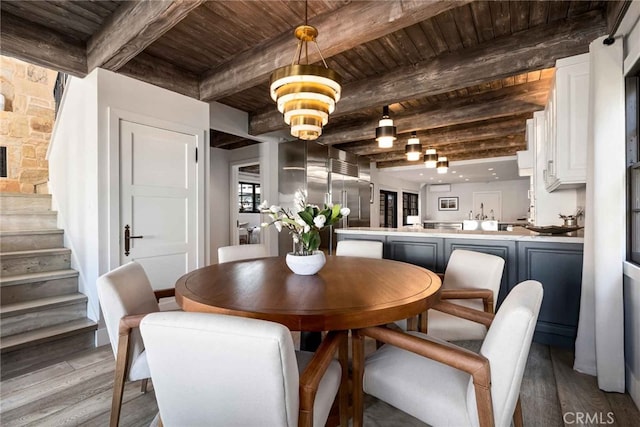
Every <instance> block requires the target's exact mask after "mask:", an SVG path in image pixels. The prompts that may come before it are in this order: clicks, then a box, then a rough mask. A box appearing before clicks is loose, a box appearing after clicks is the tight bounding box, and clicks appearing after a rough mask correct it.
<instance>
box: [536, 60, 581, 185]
mask: <svg viewBox="0 0 640 427" xmlns="http://www.w3.org/2000/svg"><path fill="white" fill-rule="evenodd" d="M588 113H589V54H588V53H585V54H583V55H577V56H572V57H570V58H564V59H559V60H558V61H556V75H555V83H554V85H553V87H552V89H551V92H550V93H549V100H548V101H547V107H546V108H545V119H546V120H545V122H546V132H545V143H546V150H545V151H546V163H545V165H544V166H545V167H544V172H543V176H544V181H545V187H546V189H547V191H554V190H558V189H565V188H576V187H579V186H582V185H584V184H585V183H586V182H587V119H588Z"/></svg>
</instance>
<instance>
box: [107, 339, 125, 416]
mask: <svg viewBox="0 0 640 427" xmlns="http://www.w3.org/2000/svg"><path fill="white" fill-rule="evenodd" d="M128 359H129V334H128V333H127V334H123V335H120V337H119V339H118V355H117V357H116V372H115V378H114V380H113V397H112V399H111V418H110V420H109V427H118V424H119V423H120V409H121V408H122V395H123V394H124V383H125V380H126V374H127V360H128Z"/></svg>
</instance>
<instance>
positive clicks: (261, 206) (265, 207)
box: [258, 200, 269, 211]
mask: <svg viewBox="0 0 640 427" xmlns="http://www.w3.org/2000/svg"><path fill="white" fill-rule="evenodd" d="M268 208H269V203H267V201H266V200H265V201H263V202H262V203H260V206H258V209H259V210H261V211H266V210H267V209H268Z"/></svg>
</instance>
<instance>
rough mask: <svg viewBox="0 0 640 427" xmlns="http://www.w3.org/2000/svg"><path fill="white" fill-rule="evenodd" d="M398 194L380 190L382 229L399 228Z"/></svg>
mask: <svg viewBox="0 0 640 427" xmlns="http://www.w3.org/2000/svg"><path fill="white" fill-rule="evenodd" d="M397 206H398V193H396V192H395V191H384V190H380V227H387V228H388V227H391V228H396V227H397V226H398V209H397Z"/></svg>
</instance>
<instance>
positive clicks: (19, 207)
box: [0, 195, 51, 212]
mask: <svg viewBox="0 0 640 427" xmlns="http://www.w3.org/2000/svg"><path fill="white" fill-rule="evenodd" d="M50 210H51V197H24V196H10V195H3V196H2V197H0V212H6V211H14V212H15V211H21V212H38V211H50Z"/></svg>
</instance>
